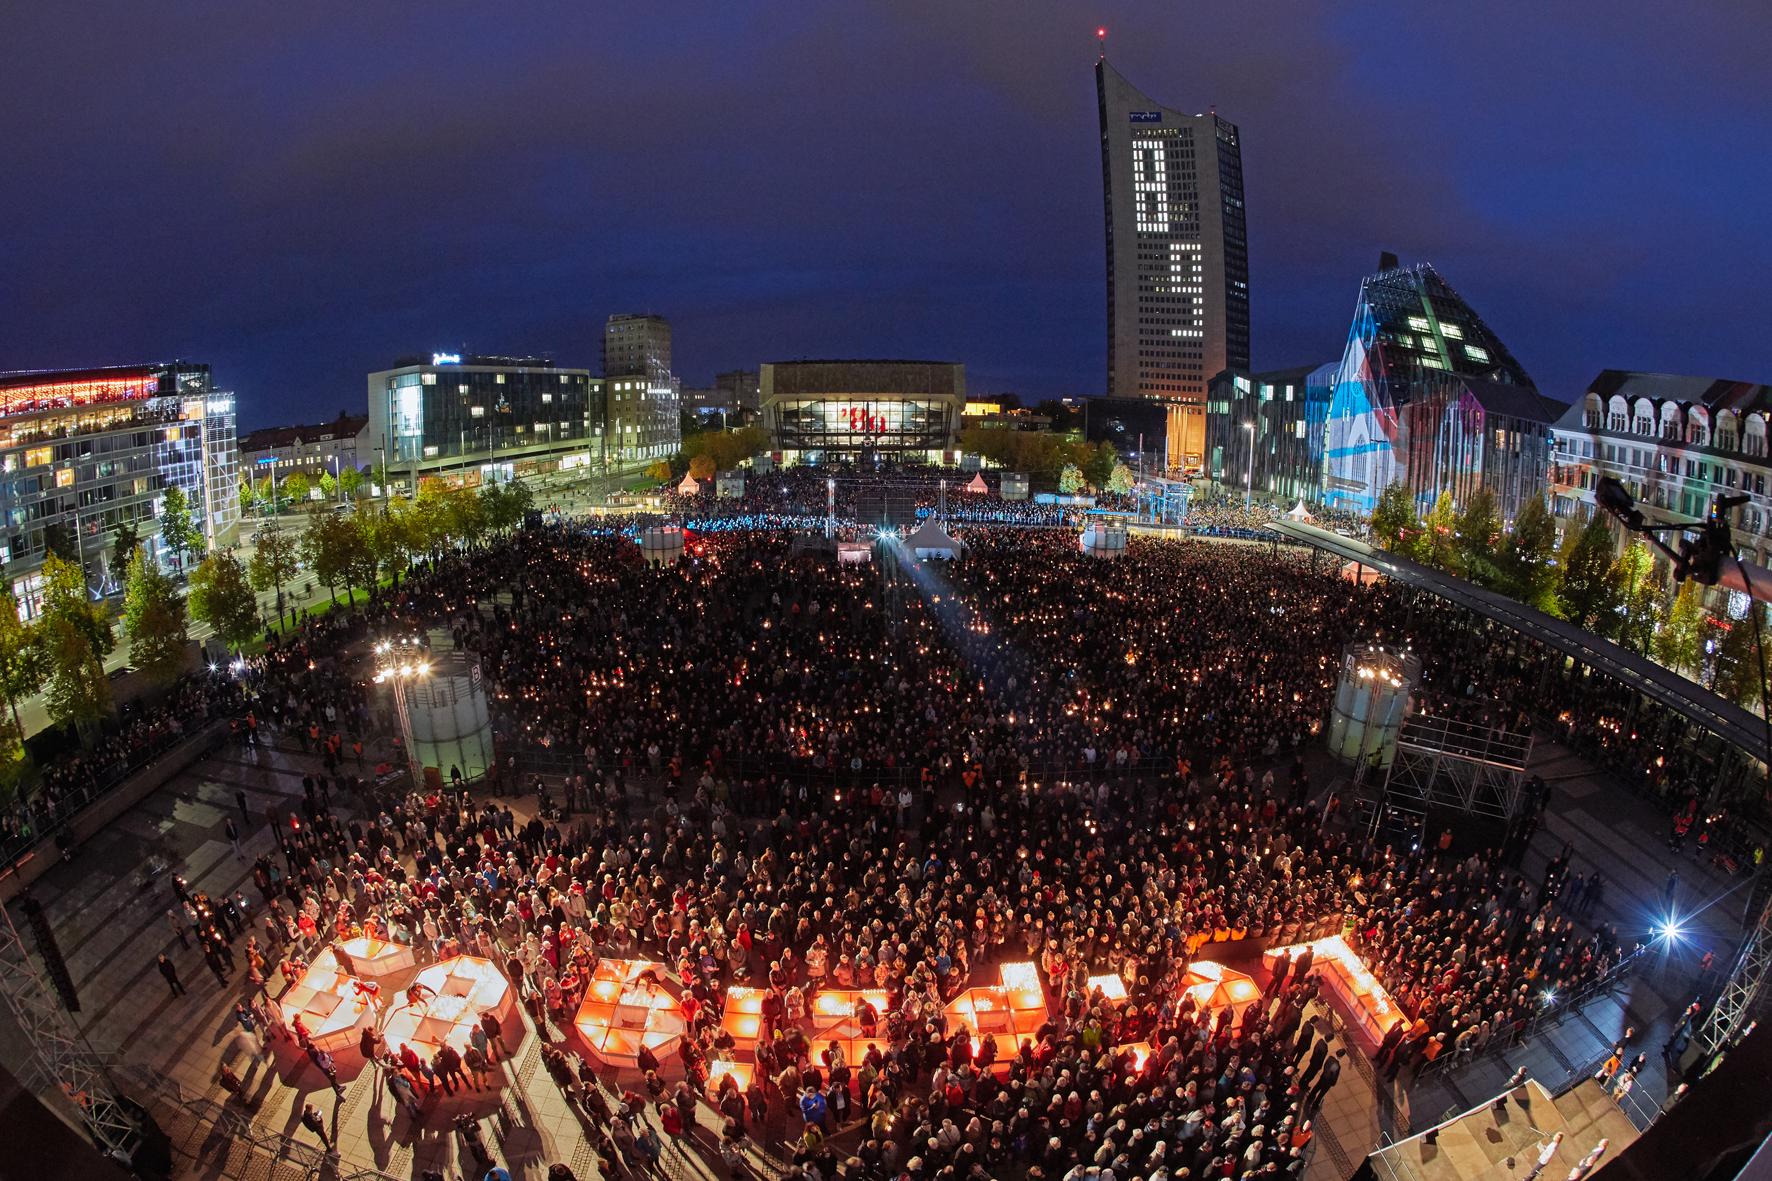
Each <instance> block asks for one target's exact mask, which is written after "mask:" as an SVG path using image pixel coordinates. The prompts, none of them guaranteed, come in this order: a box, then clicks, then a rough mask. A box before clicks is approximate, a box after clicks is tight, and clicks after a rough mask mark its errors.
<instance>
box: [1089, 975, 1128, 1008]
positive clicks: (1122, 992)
mask: <svg viewBox="0 0 1772 1181" xmlns="http://www.w3.org/2000/svg"><path fill="white" fill-rule="evenodd" d="M1098 988H1099V989H1101V995H1102V996H1104V997H1106V998H1107V999H1108V1000H1110V1001H1123V1000H1125V999H1126V982H1125V981H1124V980H1122V979H1120V974H1119V973H1118V972H1109V973H1108V974H1107V975H1106V976H1091V977H1089V986H1088V989H1089V993H1090V995H1093V994H1094V992H1095V990H1096V989H1098Z"/></svg>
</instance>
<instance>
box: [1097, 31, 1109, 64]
mask: <svg viewBox="0 0 1772 1181" xmlns="http://www.w3.org/2000/svg"><path fill="white" fill-rule="evenodd" d="M1095 47H1096V49H1097V50H1099V51H1100V55H1101V56H1102V57H1104V58H1105V57H1106V56H1107V26H1106V25H1102V26H1100V27H1099V28H1097V29H1096V30H1095Z"/></svg>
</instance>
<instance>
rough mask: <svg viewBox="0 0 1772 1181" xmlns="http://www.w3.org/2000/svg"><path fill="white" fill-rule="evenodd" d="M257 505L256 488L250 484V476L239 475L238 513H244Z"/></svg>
mask: <svg viewBox="0 0 1772 1181" xmlns="http://www.w3.org/2000/svg"><path fill="white" fill-rule="evenodd" d="M257 503H258V486H257V485H255V484H254V483H253V482H252V477H251V476H249V475H247V474H246V473H244V472H242V473H240V511H241V512H246V511H248V510H249V509H251V508H252V506H253V505H255V504H257Z"/></svg>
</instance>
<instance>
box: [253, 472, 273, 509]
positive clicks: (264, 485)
mask: <svg viewBox="0 0 1772 1181" xmlns="http://www.w3.org/2000/svg"><path fill="white" fill-rule="evenodd" d="M257 487H258V494H257V495H258V502H259V503H260V504H266V505H269V506H270V507H271V512H273V513H275V512H276V511H277V481H276V480H275V479H273V478H272V477H270V476H266V477H265V478H264V479H262V480H260V481H259V482H258V485H257Z"/></svg>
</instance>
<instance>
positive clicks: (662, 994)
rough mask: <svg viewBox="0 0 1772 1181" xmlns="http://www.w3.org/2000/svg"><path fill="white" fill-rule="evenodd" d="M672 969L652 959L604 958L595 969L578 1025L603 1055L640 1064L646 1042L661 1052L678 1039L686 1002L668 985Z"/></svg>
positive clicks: (595, 1052) (587, 1041)
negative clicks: (679, 998)
mask: <svg viewBox="0 0 1772 1181" xmlns="http://www.w3.org/2000/svg"><path fill="white" fill-rule="evenodd" d="M669 975H670V969H669V968H667V967H665V966H664V965H663V964H659V963H653V962H652V961H650V960H604V961H603V962H601V963H599V964H598V965H597V967H596V970H595V971H594V972H592V974H591V980H590V983H589V985H588V986H587V987H586V989H585V999H584V1001H583V1002H582V1003H581V1004H580V1005H579V1007H578V1015H577V1016H575V1017H574V1018H573V1020H572V1025H573V1028H574V1029H576V1030H577V1031H578V1036H579V1037H580V1038H581V1039H582V1040H583V1041H584V1043H585V1045H586V1047H587V1048H589V1050H590V1051H591V1053H592V1054H593V1055H595V1056H596V1057H597V1058H598V1059H599V1060H600V1061H603V1062H607V1063H611V1064H614V1065H618V1066H632V1067H635V1068H636V1069H638V1067H639V1062H638V1059H639V1055H640V1047H641V1046H645V1047H646V1048H647V1049H648V1050H650V1051H652V1052H653V1053H654V1054H656V1055H658V1056H659V1057H661V1058H662V1057H664V1055H665V1054H666V1053H667V1052H668V1051H669V1050H670V1049H671V1048H672V1047H674V1046H675V1045H676V1044H677V1039H679V1038H681V1037H682V1036H683V1032H684V1029H685V1028H686V1022H685V1021H684V1019H683V1006H682V1005H680V1004H679V1003H678V1002H677V998H676V997H674V996H672V995H671V994H670V993H669V992H667V991H666V990H665V987H664V981H665V980H666V979H667V978H668V977H669Z"/></svg>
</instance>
